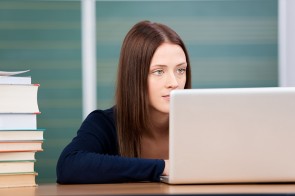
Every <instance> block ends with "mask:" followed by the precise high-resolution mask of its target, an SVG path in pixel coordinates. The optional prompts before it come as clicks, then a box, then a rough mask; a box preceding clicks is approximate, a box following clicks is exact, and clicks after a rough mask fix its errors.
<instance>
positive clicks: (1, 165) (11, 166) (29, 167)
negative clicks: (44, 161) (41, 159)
mask: <svg viewBox="0 0 295 196" xmlns="http://www.w3.org/2000/svg"><path fill="white" fill-rule="evenodd" d="M34 163H35V161H0V173H1V174H5V173H20V172H34Z"/></svg>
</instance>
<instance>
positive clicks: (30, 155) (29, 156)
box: [0, 151, 36, 161]
mask: <svg viewBox="0 0 295 196" xmlns="http://www.w3.org/2000/svg"><path fill="white" fill-rule="evenodd" d="M35 154H36V152H35V151H29V152H1V153H0V161H26V160H27V161H35Z"/></svg>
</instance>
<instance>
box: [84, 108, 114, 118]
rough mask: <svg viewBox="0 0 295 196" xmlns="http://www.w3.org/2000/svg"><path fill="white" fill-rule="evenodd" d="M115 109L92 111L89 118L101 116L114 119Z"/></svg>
mask: <svg viewBox="0 0 295 196" xmlns="http://www.w3.org/2000/svg"><path fill="white" fill-rule="evenodd" d="M114 113H115V112H114V107H111V108H108V109H105V110H101V109H97V110H94V111H92V112H91V113H90V114H89V115H88V117H89V116H100V117H105V118H109V119H114Z"/></svg>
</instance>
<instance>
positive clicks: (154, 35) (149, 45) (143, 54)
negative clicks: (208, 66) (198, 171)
mask: <svg viewBox="0 0 295 196" xmlns="http://www.w3.org/2000/svg"><path fill="white" fill-rule="evenodd" d="M164 42H168V43H173V44H177V45H179V46H180V47H181V48H182V49H183V51H184V53H185V56H186V62H187V69H186V84H185V88H191V69H190V62H189V56H188V52H187V50H186V47H185V45H184V43H183V41H182V40H181V38H180V37H179V35H178V34H177V33H176V32H175V31H173V30H172V29H171V28H169V27H168V26H166V25H163V24H159V23H152V22H150V21H141V22H139V23H137V24H135V25H134V26H133V27H132V28H131V29H130V31H129V32H128V33H127V35H126V37H125V39H124V41H123V44H122V48H121V54H120V59H119V65H118V78H117V89H116V106H115V113H116V126H117V134H118V145H119V153H120V155H121V156H125V157H140V148H141V135H142V133H143V132H144V131H146V130H148V128H149V122H150V116H149V101H148V84H147V78H148V72H149V67H150V63H151V59H152V57H153V55H154V53H155V51H156V49H157V48H158V47H159V46H160V45H161V44H162V43H164Z"/></svg>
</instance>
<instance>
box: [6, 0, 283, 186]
mask: <svg viewBox="0 0 295 196" xmlns="http://www.w3.org/2000/svg"><path fill="white" fill-rule="evenodd" d="M95 8H96V13H95V18H96V58H97V62H96V65H97V66H96V75H97V80H96V81H97V82H96V91H97V108H100V109H106V108H108V107H111V106H112V105H113V104H114V89H115V86H114V85H115V82H116V71H117V64H118V58H119V53H120V47H121V44H122V41H123V38H124V36H125V35H126V33H127V32H128V30H129V29H130V28H131V27H132V26H133V25H134V24H135V23H137V22H138V21H141V20H151V21H154V22H160V23H164V24H166V25H168V26H170V27H171V28H172V29H174V30H175V31H176V32H178V34H179V35H180V36H181V37H182V38H183V40H184V42H185V44H186V46H187V48H188V51H189V55H190V60H191V65H192V76H193V88H226V87H229V88H233V87H276V86H278V85H279V78H278V75H279V71H278V0H222V1H220V0H215V1H214V0H211V1H198V0H195V1H193V0H191V1H159V2H157V1H96V5H95ZM81 14H82V13H81V2H80V1H27V0H26V1H24V0H10V1H4V0H1V1H0V70H2V71H19V70H26V69H30V70H31V71H30V73H28V74H27V75H30V76H32V82H33V83H38V84H40V85H41V86H40V88H39V93H38V102H39V107H40V111H41V114H40V115H38V127H39V128H45V129H46V131H45V136H44V137H45V141H44V144H43V148H44V151H43V152H39V153H37V154H36V159H37V162H36V168H35V169H36V171H37V172H38V173H39V175H38V177H37V183H47V182H55V180H56V174H55V166H56V162H57V159H58V157H59V154H60V153H61V151H62V149H63V148H64V147H65V145H67V144H68V143H69V142H70V140H71V139H72V138H73V137H74V136H75V135H76V131H77V129H78V128H79V126H80V124H81V122H82V120H83V116H82V110H83V109H82V34H81V31H82V30H81V28H82V24H81ZM0 94H1V92H0ZM0 96H1V95H0Z"/></svg>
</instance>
